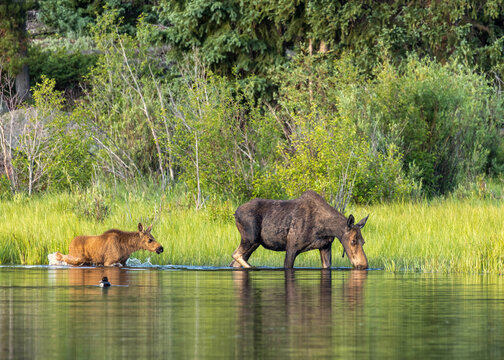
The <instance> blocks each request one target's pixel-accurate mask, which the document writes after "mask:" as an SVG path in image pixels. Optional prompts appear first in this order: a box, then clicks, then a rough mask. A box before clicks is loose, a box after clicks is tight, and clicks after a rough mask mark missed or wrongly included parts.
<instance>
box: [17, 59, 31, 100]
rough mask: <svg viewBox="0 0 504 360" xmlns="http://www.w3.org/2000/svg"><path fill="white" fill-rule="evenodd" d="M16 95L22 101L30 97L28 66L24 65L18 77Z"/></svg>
mask: <svg viewBox="0 0 504 360" xmlns="http://www.w3.org/2000/svg"><path fill="white" fill-rule="evenodd" d="M16 95H17V96H18V97H19V98H20V99H21V100H22V101H24V100H26V99H28V98H29V96H30V73H29V71H28V65H26V64H24V65H23V67H22V68H21V71H20V72H19V74H17V76H16Z"/></svg>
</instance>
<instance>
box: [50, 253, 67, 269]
mask: <svg viewBox="0 0 504 360" xmlns="http://www.w3.org/2000/svg"><path fill="white" fill-rule="evenodd" d="M47 260H48V262H49V266H66V265H68V264H67V263H66V262H64V261H58V260H56V253H55V252H53V253H51V254H49V255H47Z"/></svg>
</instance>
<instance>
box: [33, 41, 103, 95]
mask: <svg viewBox="0 0 504 360" xmlns="http://www.w3.org/2000/svg"><path fill="white" fill-rule="evenodd" d="M97 58H98V55H96V54H84V53H81V52H80V51H79V50H77V51H73V52H69V50H67V49H65V48H59V49H56V50H54V51H52V50H42V49H41V48H39V47H30V49H29V52H28V66H29V69H30V81H31V82H32V83H34V84H36V83H39V82H40V81H41V78H42V75H45V76H47V77H48V78H50V79H54V80H55V81H56V86H55V88H56V89H58V90H66V89H72V88H78V87H79V86H80V85H81V84H82V83H83V80H84V77H85V76H86V75H87V74H88V73H89V71H90V68H91V67H92V66H94V65H95V63H96V61H97Z"/></svg>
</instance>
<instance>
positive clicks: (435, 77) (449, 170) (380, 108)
mask: <svg viewBox="0 0 504 360" xmlns="http://www.w3.org/2000/svg"><path fill="white" fill-rule="evenodd" d="M350 99H351V100H350ZM340 106H341V108H342V111H343V112H344V113H345V114H347V115H348V116H349V117H350V118H351V119H352V120H353V121H354V122H355V123H358V124H359V127H360V128H362V129H363V130H364V132H365V134H366V135H367V136H368V138H369V139H371V142H372V144H371V145H372V147H373V148H376V149H378V151H381V152H384V151H386V149H387V148H389V146H390V145H394V146H395V147H396V148H397V149H398V151H399V153H400V154H402V155H403V158H404V164H403V169H404V171H405V172H406V173H407V174H409V176H411V177H412V178H413V179H414V180H415V181H416V182H417V183H421V184H422V188H423V191H424V192H425V193H426V194H427V195H436V194H445V193H448V192H450V191H451V190H453V189H454V188H455V187H456V186H457V184H459V183H460V182H463V181H467V180H469V181H474V179H476V176H477V175H479V174H480V173H482V172H485V171H487V172H488V171H489V170H490V169H491V170H492V171H495V172H497V171H500V168H499V166H498V165H497V163H498V161H497V162H496V161H495V159H497V157H498V156H501V155H497V154H499V153H500V151H501V150H500V149H501V148H502V139H501V138H500V137H499V136H498V131H497V129H498V128H499V126H502V118H503V115H504V114H503V113H502V102H501V99H500V98H499V97H498V96H497V95H496V93H495V92H494V89H493V88H492V87H491V86H490V85H488V83H487V81H486V80H485V78H484V77H482V76H480V75H477V74H475V73H474V72H472V71H471V70H469V69H467V68H466V67H464V66H463V65H460V64H458V63H452V64H447V65H442V64H439V63H436V62H433V61H430V60H418V59H416V58H414V57H412V58H411V59H410V60H409V62H408V63H407V64H406V65H405V66H404V67H402V68H396V67H393V66H391V65H390V64H388V63H386V62H385V63H384V64H383V66H382V67H381V69H380V70H378V71H377V74H376V78H375V79H374V80H373V81H372V82H370V83H368V84H366V86H361V87H359V88H356V89H354V90H353V95H352V96H351V97H348V100H347V101H346V102H341V103H340ZM413 170H414V171H413Z"/></svg>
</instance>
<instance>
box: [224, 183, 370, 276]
mask: <svg viewBox="0 0 504 360" xmlns="http://www.w3.org/2000/svg"><path fill="white" fill-rule="evenodd" d="M367 219H368V216H367V217H365V218H364V219H362V220H361V221H359V222H358V223H357V224H355V219H354V217H353V215H350V216H349V217H348V219H347V218H346V217H345V216H344V215H343V214H341V213H340V212H338V211H337V210H336V209H334V208H333V207H332V206H330V205H329V204H328V203H327V202H326V201H325V200H324V199H323V198H322V197H321V196H320V195H319V194H317V193H316V192H314V191H305V192H304V193H303V194H302V195H301V196H300V197H299V198H297V199H294V200H267V199H254V200H251V201H249V202H247V203H245V204H243V205H241V206H240V207H238V209H237V210H236V212H235V220H236V226H237V228H238V231H239V232H240V234H241V243H240V246H238V248H237V249H236V250H235V251H234V253H233V255H232V256H233V259H234V260H233V262H232V263H231V266H232V267H240V266H242V267H244V268H249V267H250V265H249V264H248V263H247V260H248V259H249V257H250V255H251V254H252V253H253V252H254V250H256V249H257V248H258V247H259V245H262V246H264V247H265V248H266V249H269V250H274V251H285V252H286V254H285V261H284V267H285V268H292V267H293V266H294V260H295V259H296V256H297V255H298V254H300V253H302V252H305V251H308V250H313V249H319V251H320V258H321V260H322V267H323V268H330V267H331V246H332V243H333V240H334V238H335V237H336V238H338V239H339V241H340V242H341V244H342V245H343V255H345V252H346V254H347V256H348V258H349V259H350V262H351V263H352V265H353V266H354V267H355V268H356V269H366V268H367V267H368V261H367V258H366V254H365V253H364V250H363V248H362V246H363V245H364V239H363V238H362V235H361V229H362V228H363V227H364V225H365V224H366V221H367Z"/></svg>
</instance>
